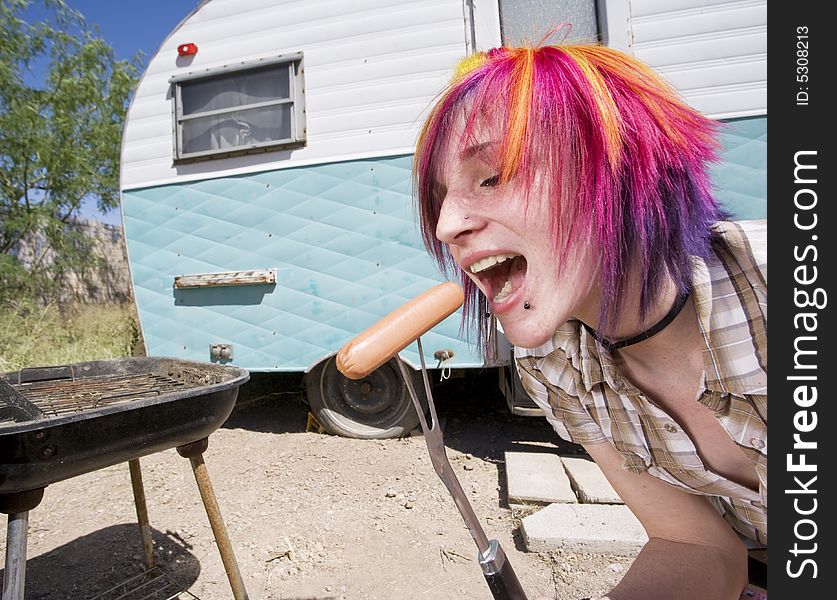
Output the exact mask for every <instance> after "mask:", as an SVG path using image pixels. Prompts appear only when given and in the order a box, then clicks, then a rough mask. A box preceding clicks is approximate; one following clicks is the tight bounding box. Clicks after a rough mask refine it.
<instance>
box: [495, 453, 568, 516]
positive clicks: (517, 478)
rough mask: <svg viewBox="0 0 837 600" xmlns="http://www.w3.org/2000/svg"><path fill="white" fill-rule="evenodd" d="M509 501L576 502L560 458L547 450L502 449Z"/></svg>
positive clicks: (515, 502) (520, 502) (538, 502)
mask: <svg viewBox="0 0 837 600" xmlns="http://www.w3.org/2000/svg"><path fill="white" fill-rule="evenodd" d="M506 483H507V485H508V500H509V504H549V503H551V502H560V503H567V502H571V503H572V502H578V499H577V498H576V495H575V492H573V489H572V486H571V485H570V480H569V478H568V477H567V473H566V471H565V470H564V465H563V464H562V463H561V457H559V456H558V455H557V454H552V453H549V452H506Z"/></svg>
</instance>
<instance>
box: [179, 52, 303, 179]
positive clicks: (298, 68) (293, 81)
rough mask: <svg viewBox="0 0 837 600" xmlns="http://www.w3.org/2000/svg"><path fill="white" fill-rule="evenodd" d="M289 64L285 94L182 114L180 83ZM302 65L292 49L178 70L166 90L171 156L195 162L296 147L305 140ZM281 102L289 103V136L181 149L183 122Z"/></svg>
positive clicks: (299, 57) (296, 53)
mask: <svg viewBox="0 0 837 600" xmlns="http://www.w3.org/2000/svg"><path fill="white" fill-rule="evenodd" d="M284 64H287V65H289V68H288V73H289V79H290V81H289V97H288V98H277V99H275V100H268V101H264V102H256V103H253V104H246V105H243V106H235V107H230V108H223V109H214V110H206V111H203V112H198V113H192V114H188V115H184V114H183V100H182V97H181V94H182V89H183V88H182V86H183V84H189V83H195V82H200V81H205V80H208V79H216V78H219V77H223V76H225V75H226V76H230V77H235V76H236V75H243V74H246V73H250V72H254V71H259V70H262V69H267V68H270V67H276V66H280V65H284ZM303 75H304V68H303V57H302V52H294V53H290V54H279V55H277V56H272V57H267V58H260V59H257V60H248V61H241V62H238V63H230V64H225V65H220V66H217V67H210V68H207V69H202V70H200V71H190V72H187V73H183V74H178V75H175V76H173V77H171V78H170V79H169V85H170V86H171V87H170V93H171V98H172V157H173V160H174V162H175V163H178V164H182V163H188V162H197V161H201V160H209V159H216V158H226V157H230V156H240V155H243V154H254V153H261V152H272V151H274V150H284V149H289V148H298V147H302V146H305V144H306V142H307V131H306V125H305V112H306V111H305V85H304V79H303ZM284 104H290V105H291V110H290V113H291V119H290V121H291V122H290V137H289V138H283V139H280V140H270V141H266V142H255V143H252V144H247V145H246V146H238V147H233V148H217V149H211V150H201V151H199V152H183V123H184V121H189V120H192V119H197V118H205V117H208V116H213V115H221V114H226V113H234V112H239V111H242V110H250V109H253V108H264V107H267V106H281V105H284Z"/></svg>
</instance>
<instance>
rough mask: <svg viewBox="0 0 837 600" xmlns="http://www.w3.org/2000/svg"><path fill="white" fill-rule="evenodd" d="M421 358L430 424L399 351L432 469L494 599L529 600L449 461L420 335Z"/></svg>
mask: <svg viewBox="0 0 837 600" xmlns="http://www.w3.org/2000/svg"><path fill="white" fill-rule="evenodd" d="M416 342H417V343H418V352H419V358H420V359H421V374H422V378H423V380H424V391H425V394H426V395H427V404H428V407H429V409H430V416H431V417H432V419H433V423H432V425H431V426H428V424H427V419H426V417H425V414H424V409H423V408H422V406H421V402H419V398H418V395H417V394H416V390H415V388H414V387H413V382H412V377H410V373H409V372H408V370H407V369H408V367H407V365H406V364H405V363H404V362H403V361H402V360H401V357H399V356H398V355H397V354H396V359H397V361H396V362H397V363H398V368H399V369H400V371H401V376H402V377H403V379H404V383H406V385H407V390H408V391H409V392H410V398H412V400H413V405H414V406H415V408H416V412H417V413H418V417H419V421H420V422H421V429H422V431H423V432H424V440H425V442H426V443H427V450H428V451H429V453H430V462H432V463H433V469H434V470H435V471H436V474H437V475H438V476H439V478H440V479H441V480H442V483H444V484H445V487H446V488H447V489H448V491H449V492H450V495H451V496H452V497H453V501H454V502H455V503H456V507H457V508H458V509H459V514H460V515H462V519H463V520H464V521H465V525H466V526H467V527H468V531H469V532H470V534H471V537H472V538H473V539H474V542H475V543H476V545H477V550H479V553H478V555H477V561H478V562H479V564H480V567H482V572H483V575H484V576H485V581H486V582H487V583H488V587H489V589H490V590H491V593H492V595H493V596H494V599H495V600H527V599H526V593H525V592H524V591H523V588H522V587H521V585H520V581H519V580H518V579H517V575H516V574H515V572H514V569H513V568H512V566H511V563H510V562H509V561H508V559H507V558H506V554H505V552H503V549H502V548H501V547H500V543H499V542H498V541H497V540H489V539H488V537H487V536H486V535H485V531H484V530H483V528H482V525H481V524H480V522H479V519H477V515H476V513H474V509H473V507H472V506H471V503H470V502H468V497H467V496H466V495H465V492H464V491H463V490H462V485H460V483H459V480H458V479H457V478H456V475H455V474H454V472H453V467H451V465H450V461H449V460H448V456H447V452H446V451H445V442H444V440H443V439H442V431H441V428H440V427H439V419H438V418H437V416H436V406H435V404H434V403H433V394H432V393H431V391H430V378H429V377H428V375H427V368H426V366H425V364H424V352H423V351H422V347H421V338H420V337H419V338H417V339H416Z"/></svg>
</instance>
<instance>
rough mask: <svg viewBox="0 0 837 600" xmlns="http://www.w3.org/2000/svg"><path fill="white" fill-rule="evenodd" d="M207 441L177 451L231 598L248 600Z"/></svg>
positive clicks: (182, 447) (179, 447) (179, 448)
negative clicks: (188, 469)
mask: <svg viewBox="0 0 837 600" xmlns="http://www.w3.org/2000/svg"><path fill="white" fill-rule="evenodd" d="M207 443H208V440H207V439H206V438H204V439H203V440H199V441H197V442H194V443H192V444H188V445H186V446H178V448H177V452H178V453H179V454H180V455H181V456H184V457H187V458H188V459H189V462H190V463H192V472H193V473H194V474H195V481H197V483H198V490H200V493H201V500H203V506H204V508H205V509H206V516H207V517H208V518H209V524H210V526H211V527H212V533H213V535H214V536H215V543H217V544H218V552H220V553H221V561H222V562H223V563H224V570H225V571H226V573H227V579H229V581H230V587H231V588H232V593H233V598H234V599H235V600H248V598H249V596H247V590H245V589H244V581H243V580H242V579H241V573H240V572H239V570H238V562H237V561H236V559H235V554H234V553H233V548H232V544H231V543H230V538H229V536H228V535H227V528H226V526H225V525H224V519H223V518H222V517H221V509H220V508H219V507H218V501H217V500H216V499H215V491H214V490H213V489H212V482H211V481H210V480H209V472H208V471H207V469H206V463H204V461H203V452H204V450H206V447H207ZM3 600H5V598H4V599H3Z"/></svg>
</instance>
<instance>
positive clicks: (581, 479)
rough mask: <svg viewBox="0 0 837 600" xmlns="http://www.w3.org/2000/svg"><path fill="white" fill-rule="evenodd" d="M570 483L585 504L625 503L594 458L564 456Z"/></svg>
mask: <svg viewBox="0 0 837 600" xmlns="http://www.w3.org/2000/svg"><path fill="white" fill-rule="evenodd" d="M561 462H563V463H564V468H565V469H566V470H567V475H568V476H569V478H570V483H571V484H572V486H573V489H574V490H575V492H576V494H577V495H578V499H579V501H580V502H582V503H584V504H623V502H622V498H620V497H619V494H617V493H616V490H614V489H613V486H612V485H610V482H609V481H608V480H607V478H606V477H605V476H604V473H602V470H601V469H600V468H599V466H598V465H597V464H596V463H595V462H593V461H592V460H587V459H584V458H573V457H571V456H562V457H561Z"/></svg>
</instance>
